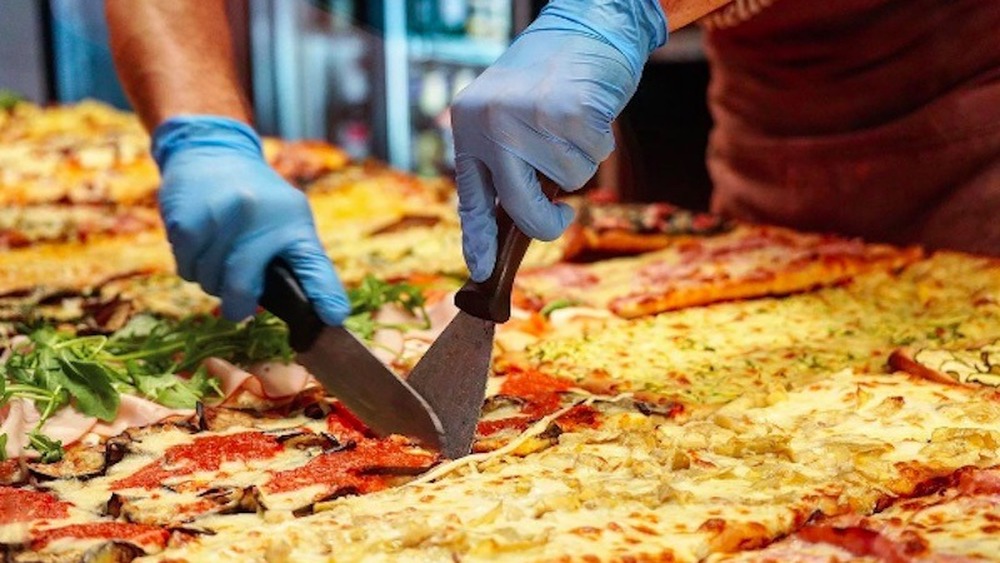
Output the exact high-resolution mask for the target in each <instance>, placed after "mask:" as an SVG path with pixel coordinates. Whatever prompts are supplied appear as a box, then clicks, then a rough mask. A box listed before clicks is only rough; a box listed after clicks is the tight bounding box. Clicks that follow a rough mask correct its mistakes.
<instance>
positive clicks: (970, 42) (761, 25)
mask: <svg viewBox="0 0 1000 563" xmlns="http://www.w3.org/2000/svg"><path fill="white" fill-rule="evenodd" d="M997 29H1000V3H998V2H996V1H995V0H956V1H953V2H946V3H945V2H934V1H928V0H838V2H835V3H834V2H831V3H818V2H807V1H805V0H776V1H775V3H774V5H773V6H771V7H768V8H766V9H764V10H763V11H761V12H760V13H759V14H758V15H756V16H755V17H753V18H751V19H750V20H748V21H746V22H743V23H741V24H739V25H737V26H734V27H731V28H726V29H718V30H712V31H710V32H709V33H708V40H707V44H708V54H709V59H710V62H711V65H712V73H713V74H712V82H711V85H710V89H709V100H710V106H711V109H712V115H713V118H714V120H715V130H714V131H713V133H712V138H711V144H710V148H709V155H708V163H709V168H710V171H711V173H712V176H713V181H714V183H715V188H716V193H715V195H714V197H713V207H714V208H715V210H716V211H719V212H723V213H726V214H729V215H735V216H737V217H741V218H744V219H750V220H756V221H766V222H775V223H782V224H787V225H791V226H795V227H799V228H805V229H814V230H834V231H841V232H845V233H848V234H856V235H862V236H866V237H869V238H872V239H878V240H889V241H895V242H911V241H917V242H924V243H927V244H929V245H930V246H957V247H960V248H966V249H970V250H979V251H983V250H984V249H986V250H989V249H993V250H992V253H995V254H1000V227H996V226H991V224H992V223H993V221H992V219H991V218H992V216H996V215H1000V162H998V159H1000V41H997V40H996V33H997V32H996V30H997ZM970 206H971V208H970ZM963 212H967V213H972V214H976V213H978V214H979V220H978V222H977V221H975V220H973V221H967V222H966V225H965V227H964V228H965V232H963V231H962V228H959V229H958V230H955V229H954V228H953V227H950V226H948V227H947V229H946V227H945V226H944V223H943V222H944V221H946V220H947V221H953V220H954V218H955V217H957V216H958V217H960V216H962V213H963ZM945 229H946V230H945ZM984 229H985V230H989V229H992V230H993V232H992V233H991V234H988V236H987V237H986V239H983V240H986V242H982V241H980V242H979V243H978V245H972V246H969V245H965V244H963V242H962V241H964V240H968V239H970V237H972V236H974V235H975V234H976V233H974V232H973V231H977V230H979V231H981V230H984ZM993 239H995V240H993Z"/></svg>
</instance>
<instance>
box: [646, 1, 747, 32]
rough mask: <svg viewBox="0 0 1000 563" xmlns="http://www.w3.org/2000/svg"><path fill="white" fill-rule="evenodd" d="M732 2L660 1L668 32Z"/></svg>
mask: <svg viewBox="0 0 1000 563" xmlns="http://www.w3.org/2000/svg"><path fill="white" fill-rule="evenodd" d="M731 2H732V0H660V5H661V6H663V13H664V14H666V15H667V26H668V28H669V30H670V31H674V30H676V29H680V28H682V27H684V26H686V25H688V24H691V23H694V22H696V21H698V20H700V19H701V18H703V17H705V16H707V15H708V14H710V13H712V12H714V11H715V10H718V9H719V8H722V7H723V6H725V5H726V4H729V3H731Z"/></svg>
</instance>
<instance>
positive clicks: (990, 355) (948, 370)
mask: <svg viewBox="0 0 1000 563" xmlns="http://www.w3.org/2000/svg"><path fill="white" fill-rule="evenodd" d="M889 365H890V366H892V367H893V368H894V369H898V370H900V371H905V372H907V373H909V374H912V375H915V376H918V377H924V378H927V379H930V380H931V381H938V382H941V383H946V384H953V385H954V384H958V385H984V386H989V387H1000V340H996V341H993V342H992V343H989V344H985V345H983V346H977V347H974V348H966V349H960V350H947V349H934V348H919V349H913V348H900V349H898V350H895V351H893V353H892V355H891V356H889Z"/></svg>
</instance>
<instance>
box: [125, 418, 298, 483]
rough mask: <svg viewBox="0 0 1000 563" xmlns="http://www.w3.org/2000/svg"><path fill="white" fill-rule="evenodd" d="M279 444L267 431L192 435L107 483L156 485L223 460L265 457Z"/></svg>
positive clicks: (213, 468) (275, 451) (277, 449)
mask: <svg viewBox="0 0 1000 563" xmlns="http://www.w3.org/2000/svg"><path fill="white" fill-rule="evenodd" d="M282 449H283V446H282V445H281V444H280V443H279V442H278V440H277V439H276V438H275V437H274V436H271V435H269V434H264V433H262V432H240V433H238V434H227V435H224V436H205V437H201V438H196V439H195V441H194V442H192V443H190V444H181V445H178V446H171V447H170V448H168V449H167V451H166V453H165V454H164V456H163V458H161V459H159V460H157V461H154V462H153V463H150V464H149V465H147V466H145V467H143V468H142V469H140V470H138V471H136V472H135V473H134V474H132V475H131V476H129V477H125V478H123V479H119V480H117V481H115V482H114V483H112V484H111V488H112V489H113V490H118V489H131V488H144V489H152V488H156V487H158V486H160V484H161V483H162V482H163V480H164V479H167V478H168V477H174V476H177V475H188V474H191V473H194V472H196V471H216V470H218V469H219V467H220V466H221V465H222V464H223V463H224V462H227V461H250V460H255V459H267V458H269V457H274V456H275V455H277V454H278V453H279V452H281V451H282Z"/></svg>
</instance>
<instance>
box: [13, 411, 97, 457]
mask: <svg viewBox="0 0 1000 563" xmlns="http://www.w3.org/2000/svg"><path fill="white" fill-rule="evenodd" d="M41 416H42V415H41V413H39V412H38V409H37V408H35V403H33V402H32V401H29V400H27V399H21V398H13V399H11V400H10V401H9V402H8V403H7V404H6V405H4V406H3V408H0V433H3V434H6V435H7V447H6V454H7V457H8V458H15V457H21V456H24V457H29V458H35V457H38V453H37V452H35V451H33V450H29V449H28V434H29V433H30V432H31V431H32V430H34V429H35V425H37V424H38V421H39V420H40V419H41ZM96 423H97V419H96V418H94V417H92V416H86V415H84V414H81V413H80V412H79V411H77V410H76V409H75V408H73V407H71V406H69V407H63V408H61V409H59V410H58V411H56V413H55V414H53V415H52V416H51V417H50V418H49V419H48V420H47V421H45V424H43V425H42V428H41V431H42V434H44V435H46V436H48V437H49V438H52V439H53V440H58V441H60V442H62V443H63V445H68V444H72V443H73V442H76V441H77V440H79V439H80V438H81V437H83V436H84V435H85V434H86V433H88V432H90V431H91V429H92V428H93V427H94V425H95V424H96Z"/></svg>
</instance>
